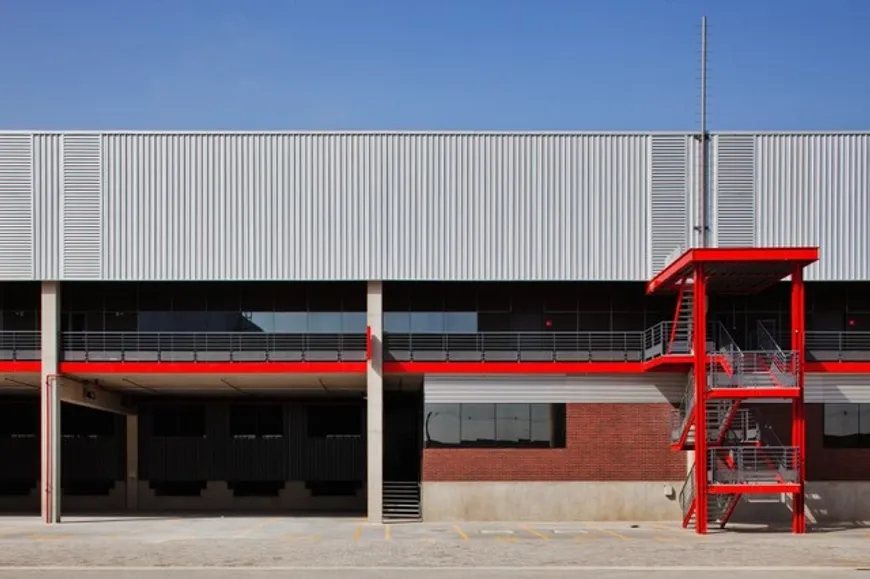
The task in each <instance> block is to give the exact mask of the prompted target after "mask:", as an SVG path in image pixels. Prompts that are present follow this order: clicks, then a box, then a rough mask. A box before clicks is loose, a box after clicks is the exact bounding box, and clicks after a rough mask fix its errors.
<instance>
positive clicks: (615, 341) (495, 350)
mask: <svg viewBox="0 0 870 579" xmlns="http://www.w3.org/2000/svg"><path fill="white" fill-rule="evenodd" d="M642 339H643V332H642V331H629V332H601V331H598V332H596V331H591V332H478V333H474V334H466V333H456V334H449V333H448V334H398V333H388V334H386V335H385V337H384V348H385V350H386V352H387V354H388V355H389V356H391V357H392V358H393V359H396V360H409V361H414V360H433V359H438V360H444V361H450V360H462V361H469V360H480V361H489V360H491V361H522V360H529V361H537V362H554V361H611V362H616V361H620V362H621V361H640V360H641V358H642V352H641V348H642Z"/></svg>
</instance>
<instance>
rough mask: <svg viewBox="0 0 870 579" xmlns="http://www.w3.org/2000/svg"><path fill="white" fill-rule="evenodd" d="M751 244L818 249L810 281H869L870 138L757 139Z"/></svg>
mask: <svg viewBox="0 0 870 579" xmlns="http://www.w3.org/2000/svg"><path fill="white" fill-rule="evenodd" d="M755 182H756V217H755V223H756V231H755V241H756V244H758V245H761V246H765V245H772V246H785V245H818V246H819V247H820V248H821V258H820V260H819V263H818V264H816V265H814V266H811V267H810V269H809V270H808V272H807V279H812V280H843V281H857V280H867V279H870V233H868V232H870V134H839V135H837V134H808V135H757V136H756V137H755Z"/></svg>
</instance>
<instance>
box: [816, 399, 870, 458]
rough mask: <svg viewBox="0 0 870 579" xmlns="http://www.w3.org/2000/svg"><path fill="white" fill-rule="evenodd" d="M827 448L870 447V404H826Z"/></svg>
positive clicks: (825, 442)
mask: <svg viewBox="0 0 870 579" xmlns="http://www.w3.org/2000/svg"><path fill="white" fill-rule="evenodd" d="M824 437H825V439H824V446H825V448H870V404H825V427H824Z"/></svg>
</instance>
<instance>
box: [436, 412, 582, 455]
mask: <svg viewBox="0 0 870 579" xmlns="http://www.w3.org/2000/svg"><path fill="white" fill-rule="evenodd" d="M433 406H444V407H447V406H452V407H454V409H455V413H450V414H451V415H453V414H455V416H456V426H455V429H456V432H455V433H454V432H451V433H450V434H451V436H449V438H450V439H456V440H457V442H452V441H451V442H440V441H436V440H434V439H433V438H432V436H431V432H430V429H429V421H430V420H431V418H432V417H434V416H435V415H436V414H437V410H436V411H430V408H432V407H433ZM467 406H489V407H490V415H491V416H492V417H493V418H492V430H493V433H494V434H493V435H494V438H493V440H492V441H481V440H474V441H471V440H464V439H463V425H464V424H465V423H466V422H467V420H466V419H465V418H464V416H465V414H466V413H465V412H464V410H463V407H467ZM508 406H510V407H517V406H525V407H526V411H525V412H524V414H526V415H527V416H528V424H527V426H526V427H525V428H524V430H525V432H527V433H528V436H529V438H528V439H527V440H507V439H501V438H500V437H499V427H498V423H499V418H500V417H505V416H508V415H510V414H513V415H518V414H521V413H520V412H519V411H518V410H517V409H516V408H514V412H512V413H510V412H507V413H506V412H504V410H506V409H505V408H504V407H508ZM535 406H540V407H546V408H547V409H548V414H549V423H548V429H549V431H550V435H549V438H548V440H547V441H546V442H544V441H536V440H535V436H534V435H535V432H536V431H539V430H540V429H538V428H536V427H535V426H534V424H533V416H534V414H535V413H534V412H533V407H535ZM500 407H502V408H501V409H502V411H503V412H500V411H499V410H500ZM423 420H424V432H423V433H422V434H423V447H424V448H426V449H463V448H465V449H494V450H495V449H515V450H560V449H565V448H567V438H568V436H567V422H568V419H567V404H564V403H549V402H540V403H534V402H532V403H529V402H521V403H508V402H485V403H466V402H463V403H460V402H454V403H444V404H427V405H426V407H425V409H424V417H423ZM454 434H455V436H454ZM445 438H448V437H445Z"/></svg>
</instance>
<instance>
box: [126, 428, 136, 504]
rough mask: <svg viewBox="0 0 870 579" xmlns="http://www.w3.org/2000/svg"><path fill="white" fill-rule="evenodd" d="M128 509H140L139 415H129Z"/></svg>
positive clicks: (127, 454)
mask: <svg viewBox="0 0 870 579" xmlns="http://www.w3.org/2000/svg"><path fill="white" fill-rule="evenodd" d="M126 440H127V452H126V457H127V482H126V485H125V486H126V487H127V510H128V511H137V510H139V417H138V416H137V415H135V414H128V415H127V439H126Z"/></svg>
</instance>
